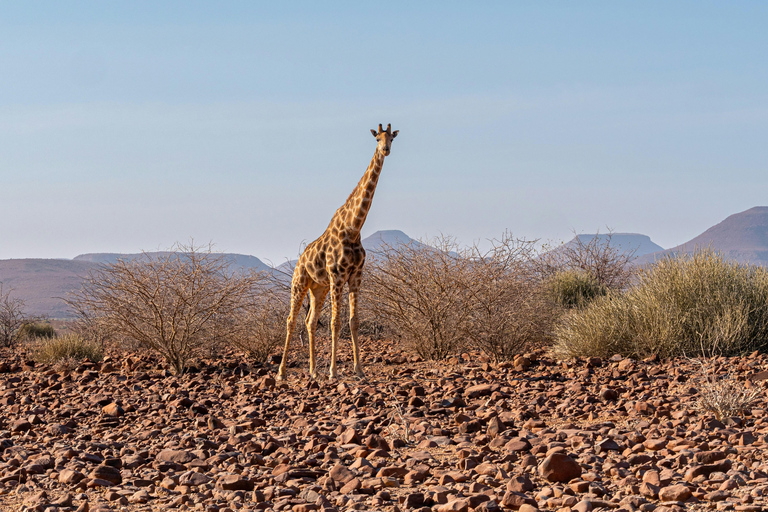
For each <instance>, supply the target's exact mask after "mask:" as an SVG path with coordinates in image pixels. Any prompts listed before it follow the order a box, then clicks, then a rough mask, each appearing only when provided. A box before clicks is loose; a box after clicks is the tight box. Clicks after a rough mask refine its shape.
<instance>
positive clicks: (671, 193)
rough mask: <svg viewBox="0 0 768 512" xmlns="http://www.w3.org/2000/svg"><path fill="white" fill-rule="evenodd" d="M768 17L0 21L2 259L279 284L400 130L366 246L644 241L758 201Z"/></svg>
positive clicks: (324, 9)
mask: <svg viewBox="0 0 768 512" xmlns="http://www.w3.org/2000/svg"><path fill="white" fill-rule="evenodd" d="M766 21H768V4H763V3H760V2H740V3H738V4H720V3H714V2H676V3H674V4H669V3H664V2H645V3H642V4H626V3H611V2H586V3H579V4H568V3H556V4H542V3H508V2H488V3H483V4H482V5H476V4H464V3H451V2H445V3H440V4H431V3H418V4H414V3H409V2H389V3H387V4H386V5H378V4H376V5H374V4H371V5H364V4H358V3H348V2H329V3H323V4H317V3H313V2H292V3H290V4H288V3H278V4H275V3H267V2H228V3H226V4H216V5H214V4H208V3H205V2H163V3H162V4H155V3H152V2H141V1H139V2H130V3H129V2H110V3H102V2H79V3H77V4H64V3H47V4H45V8H44V9H42V8H40V6H39V5H38V4H35V3H27V2H24V3H19V2H8V1H0V34H2V35H0V41H2V43H3V44H2V45H0V64H1V65H2V68H3V70H4V75H5V76H6V77H10V78H11V79H6V80H3V81H0V177H1V178H2V181H1V182H0V183H2V190H3V195H2V196H0V215H2V217H3V219H4V221H3V222H2V224H0V225H1V226H2V227H0V240H1V241H2V242H0V259H8V258H32V257H38V258H72V257H74V256H76V255H78V254H83V253H94V252H118V253H133V252H139V251H141V250H147V251H152V250H157V249H167V248H168V247H170V246H172V245H173V244H174V243H175V242H186V241H188V240H190V239H191V238H194V239H195V240H196V241H199V242H201V243H208V242H209V241H210V242H213V243H214V244H215V247H216V249H217V250H221V251H224V252H231V253H240V254H250V255H254V256H256V257H258V258H260V259H262V260H264V261H271V262H272V263H274V264H280V263H281V262H283V261H285V259H286V258H295V257H296V256H297V255H298V253H299V251H300V248H301V247H302V244H305V243H307V242H310V241H312V240H314V239H315V238H317V237H318V236H319V235H320V234H321V233H322V232H323V230H324V229H325V227H326V226H327V225H328V222H329V221H330V218H331V216H332V215H333V213H334V211H335V210H336V208H338V207H339V206H340V205H341V204H342V203H343V202H344V200H345V199H346V198H347V196H348V195H349V193H350V192H351V190H352V189H353V188H354V186H355V184H356V183H357V181H358V180H359V178H360V176H361V175H362V174H363V172H364V170H365V168H366V166H367V164H368V162H369V161H370V158H371V156H372V154H373V150H374V147H375V141H374V139H373V137H371V134H370V132H369V129H371V128H374V127H375V126H376V125H378V124H379V123H384V124H385V125H386V123H392V127H393V129H398V130H400V136H399V137H398V138H397V139H396V140H395V141H394V144H393V146H392V153H391V155H390V156H389V157H387V159H386V161H385V163H384V169H383V172H382V176H381V179H380V182H379V186H378V189H377V191H376V196H375V199H374V202H373V207H372V210H371V212H370V214H369V216H368V220H367V222H366V225H365V227H364V230H363V237H366V236H368V235H370V234H372V233H374V232H375V231H379V230H385V229H399V230H402V231H404V232H405V233H407V234H408V235H409V236H411V237H413V238H425V237H426V238H429V237H434V236H436V235H439V234H440V233H445V234H450V235H453V236H455V237H457V238H458V239H459V240H460V241H461V242H463V243H472V242H473V241H474V240H485V239H488V238H494V237H498V236H500V235H501V234H502V233H503V232H504V230H510V231H511V232H512V233H514V234H515V235H517V236H520V237H525V238H528V239H533V238H538V239H542V240H545V241H546V240H549V241H552V242H555V243H557V242H559V241H565V240H569V239H570V238H572V237H573V233H574V232H576V233H594V232H595V231H598V230H599V231H601V232H605V231H606V230H607V229H609V228H610V229H613V230H615V231H617V232H632V233H640V234H644V235H647V236H649V237H650V238H651V239H652V240H653V241H654V242H655V243H657V244H659V245H661V246H662V247H665V248H669V247H673V246H675V245H678V244H680V243H683V242H685V241H687V240H689V239H691V238H693V237H695V236H697V235H698V234H700V233H702V232H703V231H704V230H706V229H707V228H709V227H710V226H712V225H714V224H716V223H718V222H720V221H722V220H723V219H725V218H726V217H727V216H729V215H731V214H734V213H738V212H741V211H744V210H747V209H749V208H751V207H753V206H759V205H763V204H765V203H766V200H765V197H766V196H765V192H766V190H768V172H766V169H765V162H766V161H768V158H766V157H768V148H766V147H765V144H764V143H763V141H762V138H763V137H762V136H763V134H764V133H765V132H766V128H768V92H766V91H768V88H767V87H766V85H768V84H767V82H768V70H767V69H766V68H765V66H763V65H762V60H763V58H764V57H763V56H764V55H765V53H766V50H767V49H768V34H766V31H765V30H764V26H765V23H766Z"/></svg>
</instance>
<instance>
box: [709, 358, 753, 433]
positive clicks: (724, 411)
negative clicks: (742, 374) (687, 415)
mask: <svg viewBox="0 0 768 512" xmlns="http://www.w3.org/2000/svg"><path fill="white" fill-rule="evenodd" d="M696 362H697V363H698V364H699V365H700V366H701V371H700V373H699V379H700V383H699V384H698V391H699V398H698V400H697V401H696V408H697V409H698V410H700V411H702V412H704V413H710V414H714V415H715V417H716V418H717V419H718V420H722V419H723V418H729V417H731V416H743V415H744V414H745V413H746V412H748V411H749V410H750V409H751V407H752V406H753V405H754V404H755V403H756V402H757V401H758V400H759V399H760V398H761V397H762V395H763V390H762V389H761V388H760V387H746V386H745V382H744V381H740V380H738V378H737V377H736V375H735V374H734V373H733V372H731V371H728V372H726V373H724V374H721V375H718V374H717V373H716V372H715V370H714V368H713V366H714V364H713V363H712V362H706V361H702V360H696Z"/></svg>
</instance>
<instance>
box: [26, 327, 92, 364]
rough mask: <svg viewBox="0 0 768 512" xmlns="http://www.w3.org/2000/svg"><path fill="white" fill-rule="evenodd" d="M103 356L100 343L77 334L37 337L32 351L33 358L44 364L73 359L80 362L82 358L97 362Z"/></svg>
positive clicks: (59, 362) (65, 362)
mask: <svg viewBox="0 0 768 512" xmlns="http://www.w3.org/2000/svg"><path fill="white" fill-rule="evenodd" d="M103 358H104V352H103V351H102V348H101V346H100V345H98V344H97V343H94V342H92V341H89V340H86V339H84V338H83V337H81V336H79V335H77V334H65V335H64V336H60V337H54V338H38V339H37V340H36V346H35V349H34V352H33V359H34V360H35V361H37V362H38V363H45V364H61V363H64V364H67V363H68V362H70V361H73V360H74V361H77V362H80V361H82V360H84V359H88V360H89V361H93V362H98V361H101V360H102V359H103Z"/></svg>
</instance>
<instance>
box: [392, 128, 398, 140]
mask: <svg viewBox="0 0 768 512" xmlns="http://www.w3.org/2000/svg"><path fill="white" fill-rule="evenodd" d="M399 131H400V130H395V131H393V132H392V138H393V139H394V138H395V137H397V132H399Z"/></svg>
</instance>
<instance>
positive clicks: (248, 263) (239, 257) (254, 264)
mask: <svg viewBox="0 0 768 512" xmlns="http://www.w3.org/2000/svg"><path fill="white" fill-rule="evenodd" d="M167 254H168V252H167V251H159V252H139V253H132V254H120V253H114V252H98V253H88V254H81V255H79V256H75V257H74V261H88V262H91V263H101V264H105V265H112V264H114V263H117V262H118V261H119V260H123V261H132V260H135V259H137V258H143V257H150V258H152V257H156V256H164V255H167ZM224 257H225V258H226V260H227V261H228V262H229V264H230V265H232V267H233V268H236V269H245V270H256V271H262V270H264V271H269V270H271V269H272V267H270V266H269V265H267V264H266V263H264V262H263V261H261V260H260V259H259V258H257V257H256V256H249V255H246V254H232V253H225V254H224Z"/></svg>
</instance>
